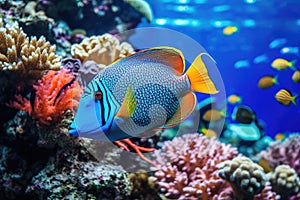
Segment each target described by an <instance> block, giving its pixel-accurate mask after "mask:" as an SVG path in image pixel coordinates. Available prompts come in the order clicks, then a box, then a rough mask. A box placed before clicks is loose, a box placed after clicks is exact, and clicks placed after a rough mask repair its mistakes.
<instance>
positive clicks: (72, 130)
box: [68, 121, 79, 137]
mask: <svg viewBox="0 0 300 200" xmlns="http://www.w3.org/2000/svg"><path fill="white" fill-rule="evenodd" d="M68 132H69V134H70V135H73V136H75V137H78V136H79V134H78V132H77V129H76V126H75V123H74V121H73V122H72V124H71V125H70V127H69V130H68Z"/></svg>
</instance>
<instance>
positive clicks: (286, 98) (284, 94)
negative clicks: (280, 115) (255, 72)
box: [275, 89, 298, 106]
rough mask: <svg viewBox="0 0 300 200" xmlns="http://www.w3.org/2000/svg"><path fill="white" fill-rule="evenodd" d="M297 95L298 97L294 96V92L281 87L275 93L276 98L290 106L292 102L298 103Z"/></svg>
mask: <svg viewBox="0 0 300 200" xmlns="http://www.w3.org/2000/svg"><path fill="white" fill-rule="evenodd" d="M297 97H298V95H295V96H292V93H291V92H290V91H289V90H287V89H281V90H280V91H279V92H277V93H276V95H275V98H276V100H277V101H278V102H279V103H281V104H283V105H285V106H289V105H290V103H291V102H293V104H295V105H297V103H296V98H297Z"/></svg>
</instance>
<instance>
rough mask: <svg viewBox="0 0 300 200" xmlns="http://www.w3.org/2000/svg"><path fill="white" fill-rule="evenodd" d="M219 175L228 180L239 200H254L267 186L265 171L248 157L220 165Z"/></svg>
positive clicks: (237, 158)
mask: <svg viewBox="0 0 300 200" xmlns="http://www.w3.org/2000/svg"><path fill="white" fill-rule="evenodd" d="M218 170H219V175H220V177H222V178H223V179H225V180H227V181H228V182H229V183H230V184H231V186H232V188H233V190H234V193H235V197H236V198H237V199H240V200H243V199H247V200H248V199H249V200H250V199H253V197H254V195H256V194H259V193H261V191H262V190H263V188H264V187H265V185H266V176H265V173H264V170H263V168H262V167H261V166H259V165H258V164H256V163H254V162H252V160H250V159H249V158H247V157H236V158H234V159H233V160H227V161H224V162H222V163H220V164H219V165H218Z"/></svg>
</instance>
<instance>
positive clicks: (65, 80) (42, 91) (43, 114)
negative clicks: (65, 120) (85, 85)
mask: <svg viewBox="0 0 300 200" xmlns="http://www.w3.org/2000/svg"><path fill="white" fill-rule="evenodd" d="M33 88H34V89H35V91H36V95H35V99H34V104H33V108H32V106H31V104H30V101H29V100H28V99H26V98H22V96H21V95H16V99H17V101H15V102H13V103H11V104H10V105H9V106H11V107H15V108H17V109H19V110H23V111H26V112H28V113H29V114H30V115H31V117H32V118H33V119H36V120H38V122H39V125H49V124H50V122H57V121H58V120H59V119H61V117H62V115H63V114H64V113H65V111H66V110H71V109H73V107H77V105H78V101H79V98H80V95H81V92H82V89H81V88H80V86H79V83H78V82H77V80H76V79H75V76H74V75H73V74H72V73H71V72H70V71H69V70H67V69H61V70H60V71H58V72H56V71H53V70H50V71H48V73H47V74H46V75H45V76H44V77H43V78H42V79H41V80H39V81H38V83H37V85H34V86H33Z"/></svg>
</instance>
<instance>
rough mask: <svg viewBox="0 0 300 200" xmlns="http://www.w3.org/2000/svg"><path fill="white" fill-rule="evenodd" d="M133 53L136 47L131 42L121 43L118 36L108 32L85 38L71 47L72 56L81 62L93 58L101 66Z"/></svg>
mask: <svg viewBox="0 0 300 200" xmlns="http://www.w3.org/2000/svg"><path fill="white" fill-rule="evenodd" d="M132 53H134V49H133V47H132V46H131V45H130V44H129V43H127V42H122V43H120V41H119V40H118V38H116V37H115V36H113V35H111V34H108V33H106V34H104V35H101V36H92V37H89V38H85V39H84V40H83V41H82V42H81V43H80V44H74V45H72V48H71V54H72V57H74V58H77V59H79V60H80V61H81V62H85V61H87V60H93V61H95V62H96V63H97V64H101V65H102V66H99V67H103V65H104V66H107V65H109V64H111V63H112V62H114V61H115V60H117V59H119V58H123V57H126V56H127V55H130V54H132Z"/></svg>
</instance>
